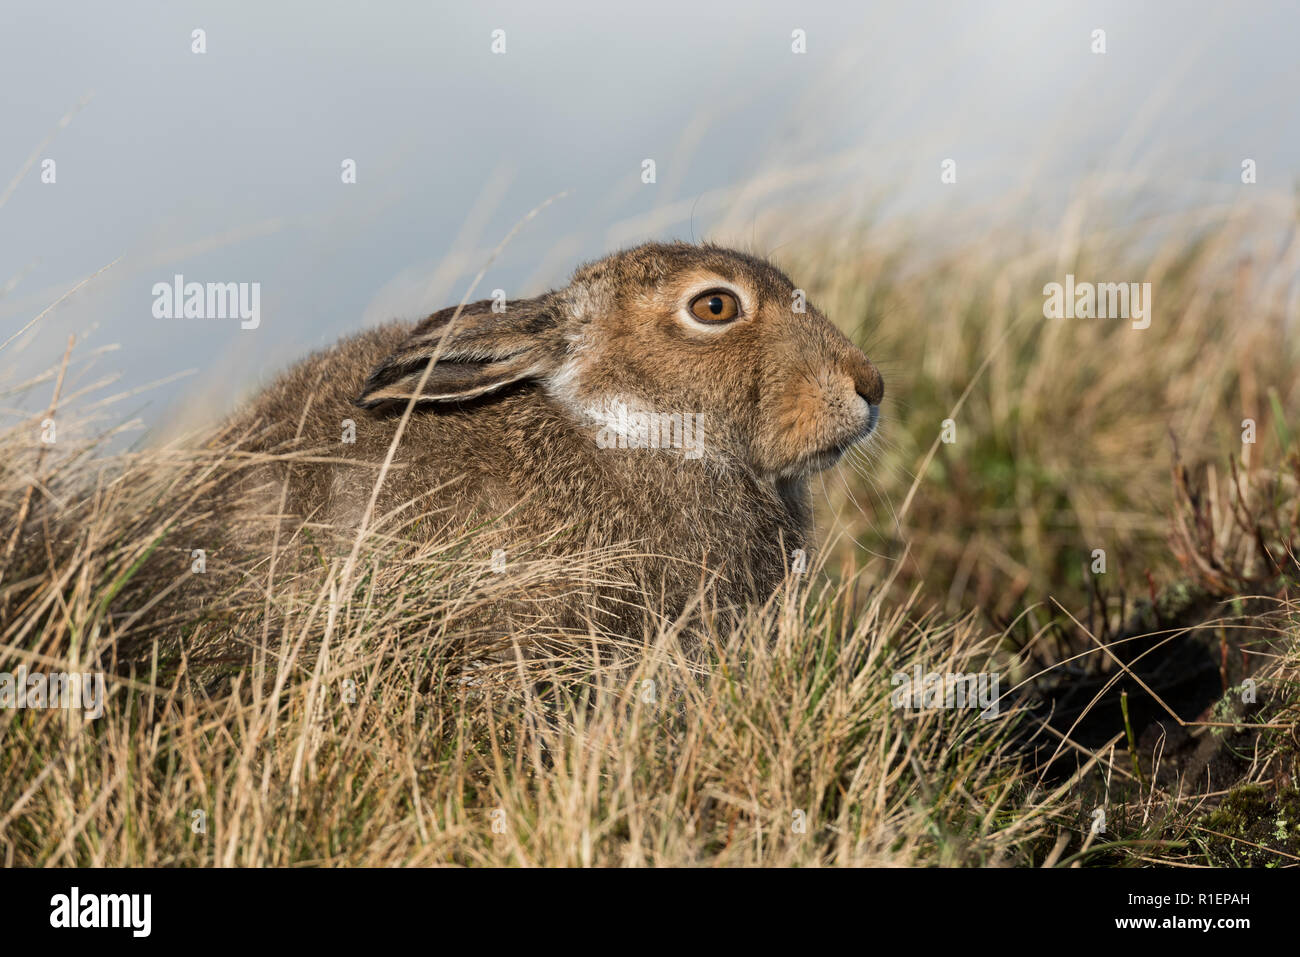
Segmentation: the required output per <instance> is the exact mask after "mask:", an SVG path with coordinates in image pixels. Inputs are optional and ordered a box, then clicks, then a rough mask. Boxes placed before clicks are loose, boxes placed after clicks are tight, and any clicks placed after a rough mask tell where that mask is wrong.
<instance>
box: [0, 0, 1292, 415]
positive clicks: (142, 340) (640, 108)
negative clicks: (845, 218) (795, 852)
mask: <svg viewBox="0 0 1300 957" xmlns="http://www.w3.org/2000/svg"><path fill="white" fill-rule="evenodd" d="M196 28H202V29H203V30H204V31H206V52H205V53H203V54H196V53H194V52H192V49H191V47H192V42H193V41H192V31H193V30H195V29H196ZM1099 28H1100V29H1104V30H1105V31H1106V47H1107V49H1106V53H1105V54H1104V55H1097V54H1094V53H1092V52H1091V50H1090V45H1091V42H1092V41H1091V33H1092V31H1093V30H1094V29H1099ZM497 29H500V30H504V31H505V43H506V52H505V53H504V54H494V53H493V52H492V49H491V45H492V33H493V31H494V30H497ZM795 29H801V30H804V31H805V32H806V37H807V52H806V53H804V54H795V53H793V52H792V50H791V43H792V39H791V34H792V31H793V30H795ZM1297 37H1300V13H1298V12H1297V11H1296V9H1295V8H1294V6H1293V5H1289V4H1275V5H1274V4H1255V3H1244V4H1211V3H1203V4H1196V3H1142V4H1133V3H1098V4H1068V5H1067V4H1052V3H1040V2H1029V0H1027V2H1011V3H989V4H986V3H951V4H930V3H925V4H918V3H910V2H909V3H906V4H891V5H889V6H885V5H880V6H877V5H874V4H871V5H868V4H863V3H857V2H854V3H849V2H844V3H833V2H781V3H778V2H753V0H744V2H735V3H703V2H693V3H665V2H663V0H659V2H656V3H653V4H638V5H632V4H623V3H617V4H616V3H609V2H602V3H571V2H545V3H544V2H527V3H517V4H492V3H478V2H476V3H472V4H470V3H464V4H439V3H432V2H421V3H360V2H355V3H328V2H312V3H306V2H303V3H279V2H276V3H271V2H247V3H243V2H238V3H232V2H220V3H217V2H213V3H192V4H191V3H177V2H158V3H130V2H123V3H112V4H107V3H89V2H86V3H68V4H63V3H56V2H47V0H42V2H39V3H37V2H31V3H21V2H17V0H9V2H5V3H4V4H2V5H0V131H2V135H0V190H2V191H3V192H0V202H2V203H3V205H0V341H3V339H6V338H8V337H9V336H10V335H11V334H12V333H13V332H14V331H16V330H17V329H19V328H20V327H21V326H22V325H23V324H24V323H26V322H27V321H29V320H30V319H31V318H32V317H33V316H35V315H36V314H37V313H39V312H40V311H41V310H42V309H43V308H45V307H46V306H47V305H49V303H51V302H52V301H54V300H55V299H56V298H57V297H58V296H59V295H60V294H62V293H63V292H64V291H65V290H66V289H67V288H69V287H70V286H72V285H73V284H75V283H76V282H77V281H78V280H80V279H81V278H83V277H85V276H86V275H88V274H90V273H93V272H94V271H95V270H97V269H99V268H100V267H102V266H104V265H105V264H107V263H109V262H112V261H113V260H117V262H116V264H115V265H114V266H113V267H112V269H111V270H109V271H108V272H106V273H104V274H103V275H102V276H100V277H98V278H97V279H95V280H94V281H93V282H92V283H89V284H87V285H86V286H85V287H84V288H83V289H81V290H80V291H79V292H78V293H77V294H76V295H75V296H73V297H72V298H70V299H69V300H68V301H66V302H64V303H63V304H61V305H60V306H59V307H58V308H57V309H56V310H55V311H54V312H52V313H51V314H50V315H49V316H48V317H46V318H45V319H44V320H42V322H41V323H40V325H39V326H38V327H37V328H36V329H34V330H33V332H32V333H31V334H30V335H28V336H25V337H24V339H23V340H22V341H21V342H20V343H18V344H15V346H13V347H10V348H9V349H7V350H5V352H3V353H0V380H3V381H6V382H13V381H15V380H17V379H20V378H23V377H25V376H27V375H31V374H33V373H34V372H35V371H37V370H38V369H39V368H43V367H44V366H45V365H46V364H48V363H51V362H54V361H56V360H57V357H58V356H59V355H61V353H62V351H63V349H64V347H65V345H66V341H67V337H68V335H69V334H70V333H77V334H78V335H80V336H84V337H85V338H84V342H82V343H81V344H79V345H78V353H77V354H78V355H86V356H88V355H89V354H90V352H91V351H92V350H94V349H96V348H99V347H103V346H108V345H110V344H118V345H120V347H121V348H120V350H119V351H116V352H113V353H110V354H108V355H105V356H103V357H102V358H100V359H98V360H97V363H96V364H95V365H94V367H93V369H89V370H88V369H82V368H79V369H78V371H77V375H78V376H79V377H81V378H80V380H79V381H82V382H83V383H84V382H85V381H89V380H90V379H93V378H95V377H98V376H101V375H106V374H108V373H110V372H112V373H120V375H121V385H120V387H121V388H131V387H134V386H137V385H140V384H142V383H145V382H148V381H151V380H153V379H157V378H162V377H165V376H170V375H173V374H175V373H178V372H182V371H184V370H188V369H195V370H197V373H196V374H195V375H192V376H190V377H188V378H186V379H184V380H181V381H178V382H176V383H173V384H172V385H169V386H166V387H163V388H160V389H156V390H152V391H150V392H148V393H145V394H142V395H141V396H139V397H138V399H133V400H132V401H130V402H128V403H126V404H125V405H124V406H123V407H122V409H121V412H122V413H123V414H127V413H130V414H136V413H138V414H140V415H141V416H142V417H143V418H144V419H145V420H146V421H148V422H151V423H161V422H163V421H165V420H166V419H167V418H168V417H169V416H174V415H175V414H176V412H177V409H178V408H179V407H180V404H181V401H182V399H183V398H184V399H188V400H190V402H191V403H193V402H194V401H197V402H198V405H197V410H198V412H197V414H198V415H199V416H200V417H203V416H211V417H215V416H216V415H218V414H220V413H221V412H223V411H225V410H226V409H228V408H229V406H230V405H231V404H233V402H234V401H236V400H237V399H238V398H239V397H240V396H241V395H242V394H244V393H245V392H246V391H247V390H248V389H249V388H251V387H253V386H254V385H255V384H256V383H257V382H259V381H261V380H264V379H265V377H266V376H268V375H269V374H271V373H273V372H274V371H275V370H276V369H277V368H279V367H281V366H282V365H283V364H284V363H285V362H287V361H289V360H290V359H292V358H293V357H294V356H297V355H301V354H303V353H305V352H308V351H310V350H311V349H314V348H317V347H320V346H322V345H325V344H327V343H329V342H331V341H333V340H334V339H336V338H337V337H338V336H340V335H341V334H343V333H346V332H348V331H351V330H354V329H357V328H359V327H361V326H362V325H365V324H369V323H373V322H377V321H381V320H383V319H387V318H390V317H394V316H407V317H415V316H418V315H422V314H426V313H428V312H430V311H432V310H434V309H436V308H440V307H441V306H443V305H446V304H449V303H451V302H454V301H457V300H459V298H460V297H461V296H462V295H463V294H464V292H465V289H466V287H467V284H468V283H469V281H470V280H471V279H472V278H473V276H474V274H475V273H476V272H477V271H478V269H479V268H480V267H481V266H482V265H483V263H484V261H485V259H486V257H487V254H488V252H489V251H490V250H491V249H492V248H493V247H494V246H495V245H496V244H497V243H498V242H499V241H500V240H501V239H502V237H503V236H504V235H505V234H506V233H507V232H508V231H509V230H510V228H511V227H512V226H513V225H514V224H515V223H516V222H517V221H518V220H519V219H520V218H521V217H522V216H523V215H524V214H526V213H527V212H528V211H529V210H530V209H532V208H533V207H535V206H536V205H537V204H538V203H540V202H542V201H543V200H545V199H546V198H547V197H550V196H553V195H555V194H557V193H560V192H562V191H566V190H567V191H569V192H568V195H566V196H565V197H564V198H563V199H560V200H558V201H556V202H555V203H554V204H552V205H551V206H550V207H549V208H547V209H546V210H544V211H543V212H542V213H541V214H539V216H538V217H537V218H536V219H534V220H533V221H531V222H530V223H528V224H527V225H526V226H525V227H524V228H523V229H522V230H521V231H520V233H519V234H518V236H517V237H516V238H515V239H514V240H513V241H512V242H511V243H510V245H509V246H508V247H507V248H506V250H505V251H504V253H503V254H502V256H501V257H500V259H499V260H498V261H497V262H496V263H495V264H494V265H493V266H492V267H491V269H490V270H489V271H488V273H487V275H486V277H485V278H484V280H483V282H482V284H481V286H480V289H479V293H478V295H480V296H482V295H487V294H488V293H489V292H490V291H491V290H492V289H493V288H502V289H505V290H506V291H507V294H508V295H509V296H511V297H513V296H515V295H522V294H526V293H531V292H535V291H537V289H538V288H539V287H542V286H546V285H554V284H561V283H563V282H564V281H565V277H566V276H567V275H568V273H569V272H571V271H572V269H573V267H574V266H575V265H576V264H577V263H578V262H580V261H582V260H583V259H586V258H591V257H594V256H598V255H600V254H602V253H603V252H605V251H608V250H609V249H610V248H611V247H612V246H615V245H620V244H627V243H630V242H634V241H636V240H640V239H647V238H655V237H667V236H672V237H684V238H690V237H691V236H695V237H700V236H708V237H710V238H714V239H719V240H725V241H730V242H736V243H743V244H746V245H748V244H750V243H755V244H758V245H760V246H763V245H766V244H772V245H776V244H779V243H781V242H798V241H799V240H800V237H801V236H802V235H804V234H802V233H801V232H800V229H799V223H798V216H797V209H798V208H799V205H798V204H799V203H804V202H813V201H816V200H819V199H820V200H833V201H835V202H837V203H842V204H843V206H844V208H845V209H846V210H855V209H860V208H861V207H862V204H864V203H867V202H876V203H881V202H883V203H886V204H887V208H888V209H889V210H892V211H893V212H894V213H895V214H899V215H901V214H903V213H905V212H906V211H908V210H913V209H917V208H923V207H927V206H931V207H932V206H933V205H934V204H936V203H962V202H971V201H972V200H978V199H981V198H987V197H989V196H997V195H1002V194H1005V193H1006V192H1007V191H1009V190H1014V189H1016V188H1018V187H1022V186H1025V185H1026V184H1029V185H1031V186H1032V187H1033V189H1034V190H1035V192H1036V194H1037V195H1039V196H1040V197H1041V201H1042V202H1043V204H1044V208H1045V209H1051V208H1053V207H1054V206H1055V205H1060V204H1063V203H1064V202H1065V201H1066V199H1068V197H1069V195H1070V192H1071V189H1072V187H1073V185H1074V184H1075V182H1076V181H1077V179H1078V177H1079V176H1081V175H1083V174H1085V173H1087V172H1090V171H1092V172H1095V171H1098V170H1102V171H1112V172H1114V173H1117V174H1126V173H1127V172H1128V171H1132V172H1133V174H1134V175H1135V176H1143V177H1147V178H1149V179H1151V180H1152V181H1153V182H1155V183H1158V184H1160V187H1161V189H1162V190H1165V191H1167V197H1166V201H1168V202H1170V203H1175V204H1176V203H1178V202H1181V201H1183V200H1184V198H1185V197H1188V196H1193V195H1195V194H1196V193H1197V192H1198V191H1209V192H1212V191H1213V190H1214V189H1215V188H1216V186H1218V187H1221V188H1223V187H1227V186H1230V185H1231V184H1234V183H1237V182H1238V176H1239V168H1240V162H1241V159H1242V158H1243V157H1250V158H1253V159H1254V160H1255V161H1256V162H1257V164H1258V169H1259V179H1260V184H1261V186H1268V187H1269V188H1274V189H1282V190H1286V189H1290V188H1293V186H1294V184H1295V182H1296V175H1297V172H1300V124H1298V123H1297V119H1298V118H1300V109H1298V108H1297V92H1298V91H1300V82H1298V81H1300V65H1298V64H1300V57H1297V55H1296V50H1295V44H1296V39H1297ZM87 96H89V100H88V101H86V102H85V103H84V106H82V108H80V109H79V110H76V111H75V113H74V115H73V116H72V118H71V119H70V121H69V122H68V123H67V124H66V125H65V126H64V127H62V128H61V129H60V128H59V123H60V120H61V118H63V117H64V116H65V115H67V114H68V113H69V112H70V111H73V110H74V108H75V107H76V106H77V104H79V103H81V102H82V101H83V99H84V98H86V97H87ZM50 137H52V138H50ZM47 139H48V142H47ZM949 157H951V158H954V159H956V161H957V164H958V184H957V185H956V187H955V188H954V187H945V186H943V185H942V184H941V183H940V181H939V164H940V163H941V162H942V161H943V160H944V159H945V158H949ZM47 159H52V160H54V161H55V182H53V183H43V182H42V168H43V164H44V161H45V160H47ZM346 159H352V160H355V162H356V165H357V182H356V183H355V184H345V183H343V182H342V181H341V175H340V174H341V164H342V163H343V161H344V160H346ZM645 159H654V160H655V163H656V182H655V183H653V184H645V183H643V182H642V181H641V171H642V162H643V160H645ZM29 160H31V161H32V165H31V167H30V169H29V170H28V171H27V173H26V175H24V176H22V177H21V178H20V179H16V180H15V177H17V176H18V174H19V173H20V171H22V170H23V169H24V165H25V164H27V163H28V162H29ZM11 180H14V182H13V184H12V188H10V187H11ZM780 209H792V210H794V211H795V212H796V214H795V215H791V216H789V217H788V221H785V224H783V221H782V220H781V219H779V218H778V220H777V225H776V226H775V227H773V226H772V224H771V222H770V221H768V220H767V219H765V220H764V221H765V223H766V227H765V230H764V232H763V233H762V234H761V235H760V234H758V233H757V232H756V225H755V224H756V223H757V222H758V220H759V218H760V216H763V215H770V214H771V213H772V212H773V211H774V210H780ZM177 273H180V274H183V275H184V276H185V277H186V279H187V280H195V281H200V282H208V281H214V282H249V283H252V282H257V283H260V289H261V325H260V326H259V328H257V329H256V330H247V331H245V330H241V329H240V328H239V325H238V323H237V322H233V321H231V322H223V321H200V320H184V319H157V318H155V317H154V316H153V314H152V312H151V306H152V304H153V295H152V293H151V289H152V287H153V285H154V284H155V283H157V282H160V281H161V282H170V281H171V279H172V277H173V275H175V274H177ZM20 347H21V348H20ZM48 388H49V387H48V385H44V386H41V387H40V388H39V389H37V390H35V391H34V392H33V393H32V395H31V396H29V397H27V405H29V406H30V405H32V404H33V403H35V404H38V405H39V404H41V403H43V402H44V401H45V400H46V399H48ZM20 400H21V397H10V398H9V399H7V400H5V402H4V403H3V404H2V405H3V406H4V407H7V408H8V409H10V410H12V408H13V407H14V406H15V405H16V404H18V403H19V402H20ZM195 408H196V407H195V406H193V405H191V408H190V410H189V415H190V416H191V418H192V417H193V416H194V415H195V414H196V413H195ZM0 411H2V409H0ZM5 414H6V415H8V416H10V417H12V416H13V414H14V413H13V412H12V411H6V412H5Z"/></svg>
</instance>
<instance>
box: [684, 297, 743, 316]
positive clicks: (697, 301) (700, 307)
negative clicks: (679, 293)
mask: <svg viewBox="0 0 1300 957" xmlns="http://www.w3.org/2000/svg"><path fill="white" fill-rule="evenodd" d="M691 315H692V316H694V317H695V318H696V319H698V320H700V321H701V322H727V321H728V320H730V319H735V318H736V317H737V316H738V315H740V303H738V302H736V297H735V296H733V295H732V294H731V293H729V292H722V291H720V290H715V291H714V292H706V293H701V294H700V295H698V296H696V297H695V298H694V299H692V300H691Z"/></svg>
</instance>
